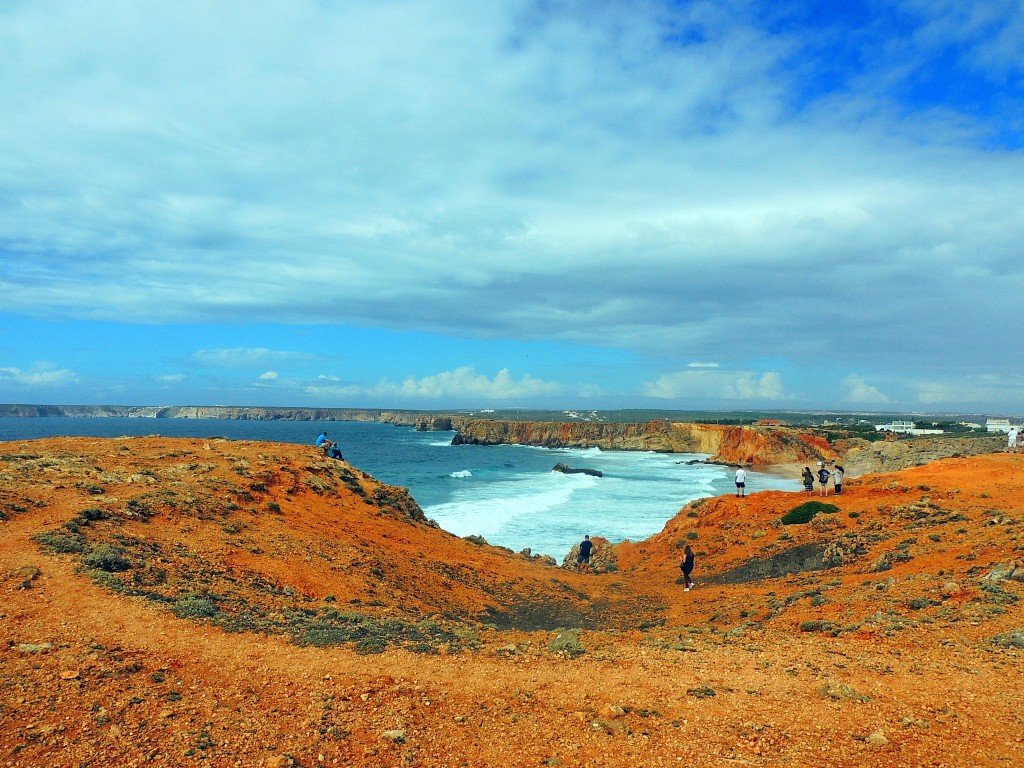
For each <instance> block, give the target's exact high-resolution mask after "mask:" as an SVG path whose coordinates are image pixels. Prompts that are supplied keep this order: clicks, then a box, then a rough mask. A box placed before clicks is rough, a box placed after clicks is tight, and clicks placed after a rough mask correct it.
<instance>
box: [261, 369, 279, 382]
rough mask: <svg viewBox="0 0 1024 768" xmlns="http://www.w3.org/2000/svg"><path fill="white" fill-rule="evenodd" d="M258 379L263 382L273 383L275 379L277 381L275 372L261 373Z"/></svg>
mask: <svg viewBox="0 0 1024 768" xmlns="http://www.w3.org/2000/svg"><path fill="white" fill-rule="evenodd" d="M260 379H261V380H263V381H274V380H275V379H277V371H267V372H266V373H261V374H260Z"/></svg>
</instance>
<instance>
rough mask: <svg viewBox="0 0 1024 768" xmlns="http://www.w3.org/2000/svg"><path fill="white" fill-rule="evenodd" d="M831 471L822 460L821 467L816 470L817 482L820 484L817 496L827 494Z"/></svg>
mask: <svg viewBox="0 0 1024 768" xmlns="http://www.w3.org/2000/svg"><path fill="white" fill-rule="evenodd" d="M830 476H831V473H830V472H829V471H828V470H827V469H826V468H825V464H824V462H822V465H821V468H820V469H819V470H818V483H819V485H820V486H821V488H820V490H819V491H818V495H819V496H828V479H829V477H830Z"/></svg>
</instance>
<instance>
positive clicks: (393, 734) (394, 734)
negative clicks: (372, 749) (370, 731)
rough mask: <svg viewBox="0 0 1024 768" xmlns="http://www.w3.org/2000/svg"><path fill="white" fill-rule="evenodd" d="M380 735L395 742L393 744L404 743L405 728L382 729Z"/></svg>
mask: <svg viewBox="0 0 1024 768" xmlns="http://www.w3.org/2000/svg"><path fill="white" fill-rule="evenodd" d="M381 736H382V737H383V738H385V739H387V740H388V741H393V742H395V744H404V743H405V730H403V729H401V728H396V729H395V730H392V731H384V732H383V733H382V734H381Z"/></svg>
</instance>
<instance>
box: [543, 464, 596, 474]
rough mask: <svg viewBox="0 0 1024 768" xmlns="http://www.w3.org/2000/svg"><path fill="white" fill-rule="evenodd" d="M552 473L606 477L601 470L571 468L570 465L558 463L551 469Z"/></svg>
mask: <svg viewBox="0 0 1024 768" xmlns="http://www.w3.org/2000/svg"><path fill="white" fill-rule="evenodd" d="M551 471H552V472H561V473H562V474H563V475H590V476H591V477H604V473H603V472H602V471H601V470H599V469H589V468H588V467H570V466H569V465H568V464H563V463H562V462H558V463H557V464H555V466H553V467H552V468H551Z"/></svg>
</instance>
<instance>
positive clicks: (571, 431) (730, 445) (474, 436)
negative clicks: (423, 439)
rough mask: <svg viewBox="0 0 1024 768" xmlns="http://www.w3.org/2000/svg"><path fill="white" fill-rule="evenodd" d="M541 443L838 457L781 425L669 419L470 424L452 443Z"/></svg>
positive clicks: (717, 457)
mask: <svg viewBox="0 0 1024 768" xmlns="http://www.w3.org/2000/svg"><path fill="white" fill-rule="evenodd" d="M502 444H514V445H538V446H543V447H546V448H603V449H605V450H616V451H659V452H662V453H706V454H710V455H711V459H710V460H711V461H713V462H716V463H728V464H743V465H748V466H758V465H760V466H764V465H770V464H795V463H809V462H817V461H820V460H822V459H825V460H830V459H833V458H835V456H836V453H835V451H834V450H832V448H831V446H830V445H829V444H828V441H827V440H825V439H824V438H822V437H818V436H816V435H811V434H806V433H803V432H799V431H797V430H793V429H787V428H783V427H736V426H725V425H721V424H687V423H680V422H668V421H648V422H644V423H641V424H636V423H633V424H628V423H601V422H587V423H578V422H570V423H557V422H535V421H487V420H482V419H477V420H471V421H467V422H466V423H465V424H463V425H462V427H461V428H460V429H459V432H458V434H456V435H455V437H454V438H453V440H452V445H502Z"/></svg>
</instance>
